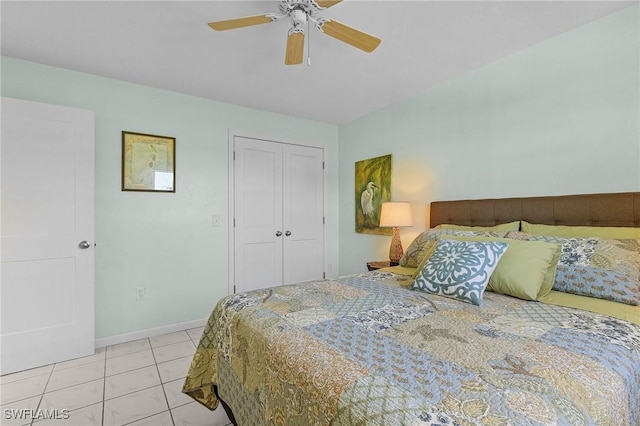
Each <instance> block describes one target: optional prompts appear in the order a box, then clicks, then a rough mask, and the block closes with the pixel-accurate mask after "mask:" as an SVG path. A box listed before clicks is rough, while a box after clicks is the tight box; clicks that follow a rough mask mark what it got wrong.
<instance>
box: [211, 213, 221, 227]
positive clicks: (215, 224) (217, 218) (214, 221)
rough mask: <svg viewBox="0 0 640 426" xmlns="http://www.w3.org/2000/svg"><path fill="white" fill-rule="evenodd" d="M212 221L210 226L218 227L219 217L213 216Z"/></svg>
mask: <svg viewBox="0 0 640 426" xmlns="http://www.w3.org/2000/svg"><path fill="white" fill-rule="evenodd" d="M212 219H213V220H212V223H211V225H212V226H215V227H218V226H220V215H218V214H214V215H213V218H212Z"/></svg>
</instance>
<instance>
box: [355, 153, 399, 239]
mask: <svg viewBox="0 0 640 426" xmlns="http://www.w3.org/2000/svg"><path fill="white" fill-rule="evenodd" d="M355 198H356V199H355V202H356V209H355V210H356V232H358V233H361V234H379V235H391V233H392V232H393V230H392V229H391V228H381V227H380V226H379V225H380V210H381V209H382V203H383V202H385V201H391V154H389V155H385V156H382V157H376V158H369V159H368V160H362V161H358V162H356V193H355Z"/></svg>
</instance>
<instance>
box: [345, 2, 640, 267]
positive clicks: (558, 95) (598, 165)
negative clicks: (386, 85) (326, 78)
mask: <svg viewBox="0 0 640 426" xmlns="http://www.w3.org/2000/svg"><path fill="white" fill-rule="evenodd" d="M639 123H640V6H638V5H637V4H636V5H633V6H631V7H628V8H626V9H623V10H622V11H620V12H618V13H616V14H614V15H611V16H609V17H606V18H604V19H601V20H599V21H596V22H593V23H590V24H587V25H584V26H582V27H580V28H577V29H575V30H573V31H570V32H567V33H564V34H561V35H559V36H557V37H554V38H552V39H549V40H546V41H544V42H542V43H539V44H537V45H535V46H532V47H530V48H528V49H525V50H523V51H520V52H518V53H516V54H514V55H512V56H509V57H507V58H505V59H503V60H500V61H498V62H495V63H493V64H490V65H488V66H485V67H483V68H481V69H478V70H475V71H473V72H470V73H468V74H466V75H464V76H462V77H459V78H456V79H453V80H451V81H448V82H446V83H443V84H441V85H439V86H437V87H434V88H432V89H430V90H427V91H425V92H423V93H420V94H418V95H416V96H414V97H413V98H411V99H408V100H406V101H404V102H399V103H397V104H395V105H392V106H390V107H387V108H384V109H382V110H380V111H377V112H375V113H372V114H369V115H367V116H366V117H364V118H362V119H359V120H357V121H355V122H352V123H349V124H347V125H343V126H341V127H340V253H342V254H343V255H342V256H341V261H340V273H342V274H344V273H353V272H357V271H362V270H363V269H364V268H365V266H364V265H365V262H366V261H367V260H374V259H385V258H387V257H388V247H389V237H380V236H371V235H362V234H356V233H355V232H354V214H355V213H354V205H353V194H354V190H355V189H354V179H353V176H354V163H355V162H356V161H359V160H362V159H365V158H371V157H376V156H380V155H385V154H389V153H391V154H392V155H393V160H392V176H393V177H392V196H393V199H394V200H397V201H401V200H402V201H411V202H413V205H414V209H413V213H414V216H415V217H414V223H415V226H414V227H413V228H405V229H403V230H402V231H401V234H402V236H403V238H402V239H403V245H404V247H405V248H406V247H407V246H408V244H409V243H410V242H411V240H412V239H413V237H414V236H415V235H416V234H417V233H418V232H421V231H423V230H424V229H425V228H426V223H427V222H426V216H427V214H428V212H427V208H428V204H429V203H430V202H431V201H436V200H454V199H465V198H487V197H510V196H535V195H560V194H575V193H589V192H621V191H638V190H640V124H639ZM347 253H348V255H347Z"/></svg>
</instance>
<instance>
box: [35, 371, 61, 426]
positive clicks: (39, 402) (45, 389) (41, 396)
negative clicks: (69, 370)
mask: <svg viewBox="0 0 640 426" xmlns="http://www.w3.org/2000/svg"><path fill="white" fill-rule="evenodd" d="M54 368H56V364H55V363H53V364H52V365H51V371H50V372H49V378H48V379H47V383H45V384H44V388H43V389H42V394H40V401H38V405H36V413H37V412H38V408H40V404H42V400H43V399H44V394H45V392H46V391H47V386H49V381H50V380H51V376H52V375H53V369H54ZM34 423H35V419H33V418H32V419H31V422H29V424H30V425H32V426H33V424H34Z"/></svg>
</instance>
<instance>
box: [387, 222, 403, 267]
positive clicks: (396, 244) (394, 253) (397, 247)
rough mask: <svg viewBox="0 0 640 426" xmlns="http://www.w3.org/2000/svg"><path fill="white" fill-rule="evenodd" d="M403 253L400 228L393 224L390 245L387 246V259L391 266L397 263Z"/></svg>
mask: <svg viewBox="0 0 640 426" xmlns="http://www.w3.org/2000/svg"><path fill="white" fill-rule="evenodd" d="M403 254H404V252H403V251H402V241H400V228H398V227H397V226H394V227H393V234H392V236H391V246H390V247H389V261H390V262H391V266H396V265H398V263H399V262H400V258H401V257H402V255H403Z"/></svg>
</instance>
